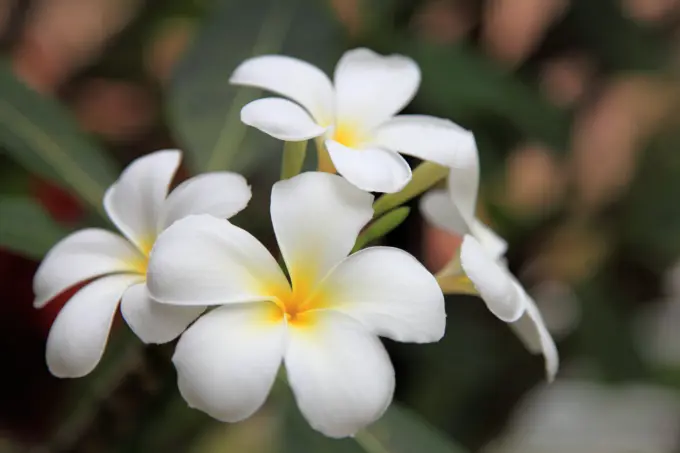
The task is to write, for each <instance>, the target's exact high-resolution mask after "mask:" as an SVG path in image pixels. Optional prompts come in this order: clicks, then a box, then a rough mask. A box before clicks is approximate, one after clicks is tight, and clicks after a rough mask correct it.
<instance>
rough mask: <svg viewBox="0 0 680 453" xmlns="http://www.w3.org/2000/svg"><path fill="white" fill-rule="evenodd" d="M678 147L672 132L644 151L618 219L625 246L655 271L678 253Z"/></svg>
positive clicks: (679, 211)
mask: <svg viewBox="0 0 680 453" xmlns="http://www.w3.org/2000/svg"><path fill="white" fill-rule="evenodd" d="M679 146H680V137H676V136H675V133H671V134H669V136H666V137H662V138H660V139H659V140H657V141H656V143H654V144H653V145H652V146H650V147H649V149H647V150H646V152H645V153H644V154H643V155H642V159H641V162H640V166H639V169H638V174H637V177H636V178H635V180H634V181H633V184H632V185H631V186H630V189H629V195H628V196H627V197H626V198H625V200H626V202H625V206H624V209H623V212H622V218H621V219H620V221H619V225H623V228H622V229H623V231H622V233H623V239H624V241H625V245H626V246H627V247H629V248H631V249H632V252H633V254H634V256H635V257H636V259H637V260H639V261H640V262H643V263H644V264H645V265H646V266H648V267H649V268H650V269H655V270H657V271H661V270H663V269H664V268H666V267H667V266H669V265H671V264H672V263H673V262H675V260H677V257H678V255H680V234H678V232H679V231H680V203H678V200H677V194H678V193H680V178H678V174H680V154H679V153H678V147H679Z"/></svg>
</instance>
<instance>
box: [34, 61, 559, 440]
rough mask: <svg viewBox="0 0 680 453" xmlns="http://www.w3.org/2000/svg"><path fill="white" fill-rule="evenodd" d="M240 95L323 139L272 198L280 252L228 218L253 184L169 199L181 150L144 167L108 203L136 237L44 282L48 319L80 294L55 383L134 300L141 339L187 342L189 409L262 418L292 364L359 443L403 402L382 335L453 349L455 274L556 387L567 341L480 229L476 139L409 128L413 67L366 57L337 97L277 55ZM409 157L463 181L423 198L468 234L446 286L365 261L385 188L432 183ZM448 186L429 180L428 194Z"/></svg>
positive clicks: (55, 365)
mask: <svg viewBox="0 0 680 453" xmlns="http://www.w3.org/2000/svg"><path fill="white" fill-rule="evenodd" d="M231 82H232V83H235V84H241V85H249V86H257V87H260V88H264V89H267V90H269V91H273V92H276V93H279V94H282V95H284V96H286V97H288V98H290V99H292V100H294V101H296V102H297V104H296V103H293V102H291V101H288V100H285V99H281V98H265V99H260V100H256V101H254V102H252V103H250V104H248V105H246V106H245V107H244V108H243V110H242V112H241V116H242V119H243V122H244V123H246V124H249V125H252V126H255V127H257V128H258V129H260V130H262V131H264V132H266V133H268V134H270V135H272V136H273V137H276V138H279V139H282V140H285V141H287V142H301V141H305V140H308V139H311V138H315V139H316V144H317V152H318V156H319V159H318V163H319V170H320V171H317V172H305V173H299V170H300V169H299V168H297V169H296V168H295V166H293V170H292V172H291V169H290V168H288V169H287V171H286V173H287V176H286V177H284V178H283V179H282V180H281V181H279V182H277V183H275V184H274V185H273V187H272V191H271V206H270V212H271V220H272V225H273V228H274V232H275V235H276V239H277V242H278V253H276V254H275V255H272V254H271V253H270V251H269V250H268V249H267V248H266V247H265V246H264V245H263V244H262V243H261V242H259V241H258V240H257V239H256V238H255V237H254V236H252V235H251V234H250V233H249V232H247V231H246V230H244V229H242V228H239V227H238V226H236V225H234V224H233V223H231V222H229V220H227V219H229V218H230V217H231V216H233V215H235V214H236V213H238V212H239V211H241V210H242V209H244V208H245V207H246V205H247V204H248V202H249V200H250V198H251V193H250V188H249V186H248V184H247V183H246V181H245V179H244V178H243V177H242V176H240V175H237V174H234V173H229V172H216V173H208V174H203V175H199V176H196V177H194V178H191V179H189V180H187V181H185V182H183V183H181V184H179V185H178V186H177V187H175V189H174V190H172V191H171V192H170V193H169V194H168V189H169V186H170V184H171V181H172V179H173V176H174V173H175V171H176V169H177V167H178V166H179V163H180V157H181V156H180V153H179V152H177V151H159V152H155V153H152V154H149V155H147V156H144V157H141V158H139V159H137V160H136V161H134V162H132V163H131V164H130V165H129V166H128V167H127V168H126V169H125V170H124V171H123V173H122V174H121V176H120V178H119V180H118V181H117V182H116V183H115V184H113V186H111V187H110V188H109V190H108V191H107V192H106V195H105V197H104V208H105V210H106V212H107V214H108V216H109V218H110V219H111V221H112V222H113V224H114V225H115V226H116V227H117V228H118V229H119V230H120V232H121V233H122V236H121V235H117V234H114V233H111V232H109V231H105V230H101V229H86V230H82V231H78V232H75V233H73V234H71V235H70V236H68V237H66V238H65V239H63V240H62V241H61V242H59V243H58V244H57V245H56V246H55V247H54V248H53V249H52V250H51V251H50V252H49V253H48V254H47V256H46V257H45V259H44V261H43V262H42V264H41V266H40V268H39V269H38V271H37V273H36V275H35V280H34V292H35V294H36V300H35V306H36V307H42V306H44V305H45V304H46V303H48V302H49V301H50V300H52V299H53V298H54V297H55V296H57V295H58V294H60V293H62V292H63V291H65V290H66V289H68V288H70V287H73V286H74V285H82V288H81V289H80V290H79V291H78V292H77V293H76V294H75V295H74V296H73V297H72V298H71V300H70V301H69V302H68V303H67V304H66V306H65V307H64V308H63V309H62V311H61V312H60V313H59V315H58V317H57V319H56V321H55V323H54V325H53V326H52V329H51V331H50V335H49V338H48V343H47V353H46V356H47V365H48V367H49V369H50V371H51V372H52V373H53V374H54V375H55V376H59V377H80V376H84V375H86V374H88V373H89V372H91V371H92V370H93V369H94V368H95V366H96V365H97V363H98V362H99V360H100V359H101V357H102V354H103V351H104V349H105V346H106V342H107V338H108V333H109V330H110V327H111V324H112V321H113V319H114V316H115V314H116V311H117V308H118V305H119V303H120V307H121V312H122V315H123V318H124V319H125V321H126V322H127V324H128V325H129V326H130V328H131V329H132V331H133V332H134V333H135V334H136V335H137V336H138V337H139V338H140V339H141V340H142V341H143V342H145V343H165V342H169V341H171V340H174V339H175V338H177V337H179V340H178V342H177V346H176V349H175V354H174V356H173V363H174V365H175V368H176V369H177V373H178V386H179V390H180V392H181V394H182V396H183V397H184V399H185V400H186V401H187V403H188V404H189V405H190V406H192V407H195V408H197V409H200V410H202V411H204V412H206V413H208V414H210V415H212V416H213V417H215V418H217V419H219V420H223V421H227V422H236V421H239V420H243V419H245V418H248V417H249V416H250V415H252V414H253V413H254V412H255V411H257V410H258V408H259V407H260V406H261V405H262V404H263V403H264V401H265V399H266V398H267V395H268V393H269V391H270V389H271V387H272V385H273V383H274V381H275V379H276V377H277V375H278V374H279V370H280V368H282V365H283V367H284V368H285V376H286V379H287V381H288V383H289V384H290V386H291V388H292V390H293V392H294V394H295V397H296V400H297V403H298V406H299V407H300V410H301V412H302V413H303V415H304V416H305V418H306V419H307V420H308V421H309V423H310V425H311V426H312V427H313V428H315V429H316V430H318V431H320V432H322V433H324V434H326V435H328V436H331V437H344V436H350V435H353V434H354V433H356V432H357V431H358V430H360V429H361V428H363V427H365V426H366V425H368V424H370V423H372V422H373V421H375V420H377V419H378V418H379V417H380V416H381V415H382V414H383V412H384V411H385V410H386V409H387V407H388V406H389V404H390V402H391V400H392V395H393V392H394V386H395V379H394V370H393V368H392V365H391V363H390V359H389V357H388V355H387V353H386V351H385V349H384V347H383V345H382V343H381V342H380V340H379V338H378V337H380V336H381V337H386V338H390V339H393V340H396V341H402V342H415V343H427V342H435V341H438V340H439V339H440V338H441V337H442V336H443V335H444V331H445V326H446V313H445V307H444V294H443V293H444V292H450V291H449V290H448V289H447V287H446V285H444V284H443V283H442V282H444V281H445V280H446V278H449V277H452V278H454V279H456V281H458V282H467V283H468V287H469V288H472V291H474V292H476V293H478V294H479V295H480V296H481V297H482V298H483V299H484V300H485V302H486V304H487V305H488V307H489V309H490V310H491V312H492V313H494V314H495V315H496V316H498V317H499V318H500V319H502V320H504V321H506V322H509V323H512V324H511V325H512V326H513V328H515V330H516V331H517V332H518V334H519V335H520V337H521V338H522V340H524V341H525V343H526V344H527V347H528V348H529V349H530V350H532V351H535V352H542V353H543V354H544V355H545V357H546V363H547V365H546V367H547V370H548V376H549V378H550V379H552V377H553V376H554V374H555V372H556V369H557V352H556V349H555V345H554V343H553V342H552V339H551V338H550V335H549V334H548V332H547V330H546V329H545V326H544V325H543V322H542V320H541V317H540V314H539V313H538V310H537V309H536V306H535V304H534V303H533V301H532V300H531V299H530V297H529V296H528V295H527V293H526V292H525V291H524V289H523V288H522V287H521V286H520V284H519V283H518V282H517V281H516V279H515V278H514V277H513V276H512V275H511V274H510V273H509V272H508V270H507V269H506V268H505V267H504V265H503V263H502V260H501V257H502V255H503V253H504V251H505V249H506V244H505V242H504V241H503V240H502V239H500V238H499V237H498V236H496V235H495V234H494V233H493V232H492V231H491V230H489V229H488V227H486V226H485V225H483V224H482V223H481V222H480V221H479V220H477V219H476V218H475V217H474V211H475V204H476V195H477V189H478V187H477V186H478V178H479V175H478V173H479V169H478V158H477V149H476V145H475V141H474V137H473V135H472V134H471V133H470V132H469V131H466V130H464V129H462V128H460V127H459V126H456V125H455V124H453V123H452V122H450V121H448V120H444V119H439V118H433V117H428V116H413V115H396V114H397V113H398V112H399V110H401V109H402V108H403V107H404V106H405V105H406V104H407V103H408V102H409V101H410V100H411V98H412V97H413V96H414V94H415V92H416V90H417V88H418V85H419V82H420V72H419V69H418V66H417V65H416V64H415V62H414V61H412V60H411V59H409V58H407V57H404V56H387V57H385V56H380V55H378V54H376V53H374V52H372V51H370V50H367V49H356V50H352V51H349V52H347V53H346V54H345V55H344V56H343V57H342V59H341V60H340V62H339V63H338V65H337V67H336V70H335V75H334V81H333V83H331V81H330V80H329V79H328V77H327V76H326V75H325V74H324V73H323V72H321V71H320V70H318V69H317V68H315V67H313V66H311V65H310V64H308V63H305V62H302V61H299V60H296V59H294V58H290V57H285V56H274V55H271V56H261V57H256V58H253V59H250V60H247V61H245V62H244V63H243V64H241V65H240V66H239V67H238V68H236V70H235V71H234V74H233V76H232V78H231ZM395 115H396V116H395ZM303 149H304V148H303ZM286 150H287V151H285V152H284V161H285V159H286V155H285V153H286V152H291V151H290V149H289V148H288V146H287V147H286ZM398 152H401V153H404V154H409V155H412V156H415V157H418V158H420V159H422V160H425V161H429V162H433V163H435V164H437V165H438V166H442V167H444V168H445V169H448V171H449V181H448V192H447V191H436V190H435V191H431V192H429V193H428V194H426V195H425V196H424V197H423V199H422V210H423V212H424V215H425V216H426V217H427V218H429V219H430V220H431V221H432V222H433V223H434V224H436V225H440V226H443V227H445V228H447V229H450V230H451V231H452V232H455V233H457V234H463V235H465V238H464V241H463V245H462V247H461V252H460V254H459V255H457V256H456V257H455V258H454V260H453V261H452V263H451V264H450V265H449V266H447V267H446V268H445V269H443V270H442V272H440V273H439V274H438V276H437V278H435V276H433V275H432V274H431V273H430V272H428V271H427V270H426V269H425V268H424V267H423V266H422V265H421V264H420V263H419V262H418V261H417V260H416V259H415V258H414V257H412V256H411V255H409V254H408V253H406V252H404V251H402V250H399V249H396V248H390V247H369V248H365V249H363V250H360V251H357V252H355V253H352V251H353V249H354V248H355V245H356V244H357V243H358V241H357V238H358V237H359V236H360V234H361V233H362V231H364V230H365V229H366V227H367V226H368V228H370V225H372V224H374V223H376V221H378V220H380V219H379V218H378V219H375V217H376V216H375V212H374V208H373V202H374V196H373V195H372V194H371V193H370V192H382V193H387V194H391V193H395V192H399V191H402V189H403V192H404V193H406V192H407V190H408V188H409V184H410V181H411V179H412V177H413V183H415V182H416V178H415V176H413V175H415V172H414V173H412V172H411V168H410V167H409V165H408V164H407V162H406V161H405V160H404V159H403V158H402V157H401V156H400V155H399V154H398ZM300 162H301V160H300ZM300 165H301V164H300ZM336 171H337V173H338V174H335V173H336ZM421 179H422V178H421ZM436 182H437V179H436V178H434V179H433V180H432V181H430V182H429V184H422V181H419V182H418V184H419V185H418V187H421V189H420V192H422V191H423V190H425V189H426V188H428V187H430V186H432V185H433V184H435V183H436ZM409 193H410V194H411V195H410V196H415V195H418V194H419V193H417V191H416V192H414V191H413V190H411V191H410V192H409ZM395 195H397V194H395ZM386 196H388V195H386ZM402 202H403V201H402ZM277 256H278V257H280V258H281V259H280V260H277ZM475 288H476V289H475ZM442 289H444V291H443V290H442Z"/></svg>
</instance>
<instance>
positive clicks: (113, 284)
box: [46, 274, 141, 378]
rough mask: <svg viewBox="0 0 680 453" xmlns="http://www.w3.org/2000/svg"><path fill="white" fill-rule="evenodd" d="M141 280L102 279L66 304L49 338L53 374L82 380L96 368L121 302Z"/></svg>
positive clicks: (128, 277) (124, 277)
mask: <svg viewBox="0 0 680 453" xmlns="http://www.w3.org/2000/svg"><path fill="white" fill-rule="evenodd" d="M140 278H141V277H140V276H136V275H125V274H119V275H111V276H108V277H102V278H100V279H99V280H95V281H94V282H92V283H90V284H88V285H87V286H85V287H84V288H82V289H81V290H80V291H78V292H77V293H76V294H75V295H74V296H73V297H72V298H71V299H70V300H69V301H68V302H67V303H66V305H64V308H62V309H61V311H60V312H59V315H58V316H57V318H56V319H55V320H54V324H52V328H51V329H50V333H49V336H48V338H47V352H46V358H47V366H48V368H49V369H50V372H51V373H52V374H53V375H55V376H57V377H62V378H65V377H71V378H73V377H81V376H85V375H86V374H88V373H90V372H91V371H92V370H93V369H94V367H95V366H97V364H98V363H99V360H100V359H101V357H102V354H103V353H104V348H105V347H106V341H107V339H108V336H109V329H110V328H111V322H112V321H113V316H114V315H115V313H116V308H117V307H118V301H119V300H120V297H121V295H122V294H123V292H124V291H125V290H126V289H127V288H128V287H129V286H130V285H132V284H134V283H136V282H138V281H139V280H140Z"/></svg>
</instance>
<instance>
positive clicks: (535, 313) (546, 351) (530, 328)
mask: <svg viewBox="0 0 680 453" xmlns="http://www.w3.org/2000/svg"><path fill="white" fill-rule="evenodd" d="M521 291H522V296H523V297H524V299H525V304H526V312H525V313H524V315H522V317H521V318H519V319H518V320H517V321H516V322H514V323H512V324H510V327H511V328H512V330H514V331H515V333H516V334H517V336H518V337H519V339H520V340H522V343H524V346H525V347H526V348H527V349H528V350H529V351H531V352H532V353H534V354H543V357H544V360H545V373H546V376H547V378H548V381H552V380H554V379H555V375H556V374H557V369H558V368H559V365H560V359H559V354H558V353H557V346H555V341H554V340H553V339H552V336H551V335H550V332H548V329H547V327H546V326H545V322H544V321H543V317H542V316H541V313H540V312H539V310H538V307H537V306H536V303H535V302H534V301H533V299H532V298H531V297H529V295H528V294H527V293H526V291H525V290H524V289H521Z"/></svg>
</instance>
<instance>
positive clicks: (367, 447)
mask: <svg viewBox="0 0 680 453" xmlns="http://www.w3.org/2000/svg"><path fill="white" fill-rule="evenodd" d="M282 393H283V392H282ZM288 393H289V392H288ZM280 396H281V397H284V395H283V394H280ZM282 399H283V400H284V401H283V407H282V408H283V411H282V412H283V413H282V414H281V416H282V419H283V423H284V426H283V430H281V436H282V438H281V441H282V442H281V444H280V445H281V448H280V450H279V451H280V452H281V453H317V452H324V453H425V452H427V453H465V450H464V449H462V448H461V447H459V446H458V445H457V444H456V443H455V442H453V441H452V440H451V439H449V438H448V437H447V436H446V435H445V434H444V433H442V432H440V431H439V430H437V429H436V428H433V427H432V426H430V425H429V424H428V423H427V422H426V421H425V420H423V419H422V418H421V417H420V416H418V415H417V414H415V413H413V411H411V410H409V409H407V408H406V407H404V406H402V405H400V404H399V403H395V402H393V403H392V405H391V406H390V408H389V409H388V410H387V412H386V413H385V415H383V416H382V417H381V418H380V420H378V421H377V422H375V423H374V424H372V425H371V426H369V427H368V428H366V429H364V430H362V431H360V432H359V433H357V434H356V435H355V436H354V438H346V439H339V440H338V439H331V438H328V437H325V436H324V435H322V434H320V433H318V432H316V431H314V430H313V429H312V428H311V427H310V426H309V424H308V423H307V422H306V421H305V420H304V418H302V416H301V415H300V412H299V410H298V408H297V406H296V404H295V401H294V399H293V398H292V395H288V396H287V397H284V398H282Z"/></svg>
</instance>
